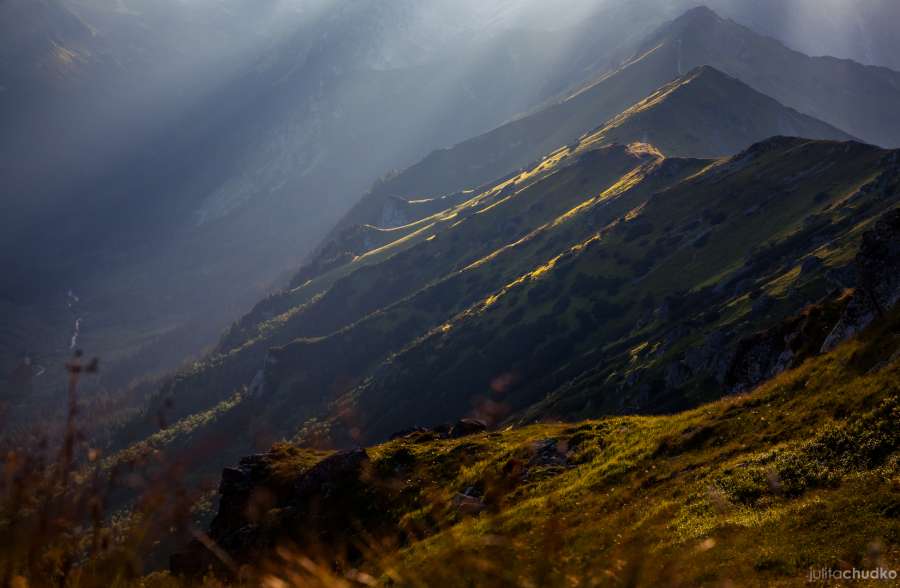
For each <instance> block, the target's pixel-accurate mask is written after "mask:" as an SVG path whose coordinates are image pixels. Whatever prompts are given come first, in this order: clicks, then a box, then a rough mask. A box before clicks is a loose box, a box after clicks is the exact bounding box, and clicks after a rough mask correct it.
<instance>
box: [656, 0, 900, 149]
mask: <svg viewBox="0 0 900 588" xmlns="http://www.w3.org/2000/svg"><path fill="white" fill-rule="evenodd" d="M638 54H641V55H648V54H652V55H653V56H654V59H656V60H658V62H657V63H658V65H659V67H662V68H664V69H665V70H668V71H670V72H675V73H678V74H680V73H681V72H686V71H688V70H690V69H691V68H694V67H697V66H699V65H712V66H713V67H716V68H717V69H720V70H722V71H724V72H725V73H727V74H729V75H732V76H734V77H736V78H738V79H740V80H741V81H743V82H745V83H746V84H749V85H750V86H751V87H753V88H754V89H756V90H758V91H760V92H762V93H763V94H766V95H767V96H771V97H772V98H775V99H776V100H778V101H779V102H781V103H782V104H785V105H786V106H790V107H792V108H795V109H797V110H799V111H800V112H802V113H804V114H808V115H810V116H814V117H816V118H819V119H821V120H824V121H825V122H828V123H830V124H833V125H835V126H837V127H838V128H840V129H843V130H844V131H847V132H848V133H850V134H852V135H854V136H856V137H859V138H860V139H862V140H864V141H867V142H870V143H874V144H877V145H882V146H885V147H896V146H898V145H900V115H898V114H897V112H896V110H895V109H893V108H892V107H891V104H893V103H895V102H896V100H897V97H898V93H900V73H898V72H895V71H892V70H890V69H887V68H881V67H871V66H863V65H860V64H859V63H856V62H853V61H849V60H840V59H835V58H831V57H808V56H806V55H803V54H802V53H799V52H796V51H791V50H789V49H787V48H786V47H785V46H784V45H782V44H780V43H778V42H776V41H774V40H773V39H770V38H767V37H761V36H759V35H757V34H756V33H754V32H753V31H751V30H750V29H748V28H745V27H742V26H740V25H738V24H736V23H735V22H733V21H730V20H725V19H722V18H720V17H719V16H718V15H716V14H715V13H714V12H712V11H711V10H709V9H706V8H697V9H695V10H692V11H690V12H688V13H687V14H685V15H684V16H682V17H680V18H678V19H676V20H675V21H673V22H672V23H670V24H669V25H667V26H665V27H662V28H661V29H660V30H659V31H658V32H657V33H656V34H655V35H652V36H651V37H650V38H649V39H647V41H646V42H645V43H644V44H643V46H642V47H640V48H639V49H638Z"/></svg>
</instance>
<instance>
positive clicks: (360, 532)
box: [170, 449, 386, 577]
mask: <svg viewBox="0 0 900 588" xmlns="http://www.w3.org/2000/svg"><path fill="white" fill-rule="evenodd" d="M279 459H280V460H281V461H283V460H284V457H283V456H282V457H280V458H279ZM276 461H277V460H276V459H274V458H273V457H272V456H271V455H270V454H260V455H255V456H251V457H247V458H244V459H242V460H241V461H240V465H239V466H238V467H236V468H225V470H223V472H222V481H221V484H220V486H219V497H220V499H219V511H218V514H217V515H216V517H215V518H214V519H213V521H212V523H211V525H210V529H209V536H208V538H204V539H206V540H204V541H200V540H195V541H193V542H192V543H191V544H190V545H189V546H188V548H187V550H186V551H185V552H183V553H179V554H176V555H174V556H172V558H171V560H170V568H171V570H172V572H173V573H175V574H177V575H180V576H189V577H199V576H202V575H204V574H205V573H207V572H208V571H210V570H212V571H214V572H217V573H221V574H225V575H227V574H231V573H233V572H235V571H236V569H237V568H239V567H240V565H242V564H243V563H246V562H255V563H259V562H260V561H261V558H262V557H263V556H264V555H265V553H266V552H267V551H268V550H270V549H271V548H272V547H273V546H275V545H280V544H282V543H286V544H290V545H294V546H296V547H297V548H299V549H303V548H314V547H315V546H322V545H327V546H328V547H329V549H332V550H334V553H342V554H345V555H346V557H348V559H352V557H353V556H354V553H356V550H357V549H358V545H359V540H360V538H361V537H363V536H376V535H378V533H379V529H381V528H384V527H385V525H384V524H383V523H384V520H385V517H384V516H383V515H384V513H385V512H386V511H385V509H384V503H385V497H384V496H383V495H382V494H381V492H380V490H379V487H378V485H377V484H371V483H369V469H370V461H369V456H368V454H367V453H366V452H365V450H363V449H355V450H350V451H342V452H338V453H335V454H333V455H331V456H329V457H326V458H325V459H322V460H321V461H319V462H318V463H316V464H315V465H313V466H312V467H310V468H309V469H307V470H306V471H304V472H302V473H300V474H299V475H298V476H297V477H296V478H295V479H293V480H291V479H284V478H281V477H279V476H278V475H277V474H276V473H275V472H273V470H272V464H273V463H275V462H276Z"/></svg>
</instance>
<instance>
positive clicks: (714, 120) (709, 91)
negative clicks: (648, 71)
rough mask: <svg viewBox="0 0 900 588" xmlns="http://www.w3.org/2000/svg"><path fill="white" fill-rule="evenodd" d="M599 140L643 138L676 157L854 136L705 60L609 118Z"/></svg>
mask: <svg viewBox="0 0 900 588" xmlns="http://www.w3.org/2000/svg"><path fill="white" fill-rule="evenodd" d="M596 135H597V136H596V137H595V138H592V140H594V141H595V142H599V143H623V142H624V143H628V142H631V141H635V140H642V141H644V142H646V143H650V144H652V145H653V146H654V147H657V148H658V149H659V150H660V151H662V152H663V154H665V155H668V156H673V157H704V158H714V157H725V156H728V155H733V154H735V153H737V152H739V151H741V150H742V149H745V148H747V147H749V146H750V145H752V144H753V143H756V142H758V141H762V140H763V139H767V138H769V137H773V136H778V135H780V136H786V137H805V138H808V139H833V140H838V141H845V140H848V139H851V138H852V137H850V136H849V135H847V134H846V133H844V132H842V131H840V130H838V129H836V128H834V127H832V126H831V125H829V124H826V123H823V122H821V121H819V120H816V119H814V118H812V117H809V116H806V115H803V114H800V113H799V112H797V111H796V110H793V109H790V108H786V107H784V106H782V105H781V104H779V103H778V102H777V101H776V100H774V99H772V98H769V97H768V96H764V95H763V94H760V93H759V92H756V91H755V90H753V89H751V88H750V87H748V86H747V85H745V84H744V83H742V82H740V81H739V80H737V79H735V78H732V77H730V76H728V75H725V74H723V73H721V72H720V71H718V70H716V69H714V68H712V67H710V66H702V67H699V68H696V69H694V70H692V71H690V72H688V73H687V74H686V75H685V76H682V77H680V78H678V79H677V80H675V81H674V82H672V83H671V84H667V85H666V86H663V87H662V88H660V89H659V90H657V91H656V92H654V93H653V94H651V95H650V96H649V97H647V98H645V99H644V100H642V101H640V102H638V103H637V104H635V105H634V106H632V107H631V108H629V109H628V110H626V111H625V112H623V113H622V114H620V115H618V116H616V117H615V118H613V119H611V120H610V121H609V122H607V123H606V124H605V125H604V126H603V128H601V129H600V130H598V131H596Z"/></svg>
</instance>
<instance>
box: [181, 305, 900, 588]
mask: <svg viewBox="0 0 900 588" xmlns="http://www.w3.org/2000/svg"><path fill="white" fill-rule="evenodd" d="M898 327H900V315H898V313H897V312H896V311H895V312H893V313H892V314H890V315H889V316H886V317H885V319H884V320H883V321H882V322H881V323H880V324H879V325H877V326H876V327H874V328H872V329H870V330H868V331H867V332H865V333H863V335H862V336H861V337H860V338H859V339H857V340H854V341H851V342H849V343H846V344H844V345H843V346H841V347H839V348H838V349H837V350H836V351H834V352H832V353H830V354H828V355H826V356H823V357H820V358H816V359H814V360H811V361H809V362H807V363H805V364H803V365H802V366H801V367H799V368H798V369H796V370H794V371H790V372H787V373H785V374H782V375H780V376H778V377H776V378H775V379H773V380H771V381H769V382H766V383H765V384H764V385H762V386H760V387H759V388H758V389H757V390H755V391H753V392H752V393H749V394H744V395H740V396H736V397H732V398H728V399H726V400H722V401H718V402H715V403H711V404H707V405H704V406H702V407H700V408H698V409H696V410H692V411H688V412H684V413H681V414H677V415H673V416H657V417H618V418H607V419H603V420H599V421H587V422H579V423H570V424H541V425H531V426H527V427H523V428H509V429H504V430H502V431H497V432H491V433H485V432H479V431H478V429H477V428H472V429H470V430H469V431H470V433H469V434H467V435H466V434H462V429H461V428H460V429H459V431H460V432H459V433H458V434H448V433H447V429H446V428H445V429H443V430H441V429H434V430H427V429H420V430H418V431H411V432H409V433H407V434H405V435H403V436H401V437H399V438H397V439H395V440H392V441H390V442H387V443H384V444H382V445H378V446H375V447H370V448H368V449H366V450H356V451H354V452H345V453H337V454H326V455H322V454H321V453H316V452H313V451H309V450H307V449H304V448H302V447H294V446H290V445H287V444H281V445H279V446H277V447H275V448H273V449H272V450H271V451H269V452H267V453H265V454H261V455H256V456H253V457H250V458H246V459H244V460H242V461H241V462H240V465H239V466H238V467H237V468H230V469H229V470H228V471H227V472H225V474H227V476H226V475H225V474H223V483H222V485H221V488H220V492H221V501H220V505H221V506H220V507H219V510H218V516H217V517H216V518H215V520H214V522H213V525H212V526H211V530H210V534H211V537H212V539H213V540H214V541H215V542H216V544H217V545H219V546H222V547H223V548H224V549H225V550H226V552H227V554H228V556H229V560H228V561H229V562H232V561H233V562H235V563H234V564H231V565H232V566H234V567H236V565H241V566H247V568H242V573H243V574H244V579H245V580H246V578H247V577H253V576H254V574H265V575H267V576H268V577H269V578H270V581H272V580H271V579H272V578H285V579H287V578H290V579H291V580H292V581H293V582H295V583H301V582H304V581H305V582H309V583H316V584H319V583H321V584H325V585H330V583H331V582H335V583H336V582H338V581H341V582H343V581H345V580H344V578H345V577H346V576H345V575H344V573H343V571H345V570H346V569H352V570H353V577H364V578H366V579H367V580H368V583H370V584H372V583H378V584H381V583H384V584H389V585H393V584H399V585H409V586H435V585H440V586H487V585H490V586H522V585H539V586H557V585H560V586H561V585H571V584H573V583H582V582H583V583H590V582H592V581H595V580H596V578H597V577H598V575H599V574H603V576H604V577H605V578H607V581H609V582H611V583H614V584H619V583H621V584H623V585H629V586H659V585H679V586H717V585H721V584H723V583H724V584H728V583H733V582H739V583H740V585H742V586H766V587H770V586H797V585H800V584H802V583H804V582H807V581H812V580H811V579H810V571H811V570H814V571H815V572H816V573H820V570H821V569H822V568H831V569H836V570H837V569H849V568H851V567H855V568H861V569H865V570H870V569H872V568H876V567H877V568H882V569H884V570H885V571H888V570H892V569H896V568H897V566H898V565H900V551H898V548H897V541H896V540H897V537H898V533H900V524H898V520H897V504H898V502H897V491H898V486H897V484H898V479H900V477H898V476H900V470H898V457H900V454H898V450H900V437H898V432H900V430H898V428H897V426H896V420H897V418H898V417H900V404H898V402H900V397H898V394H900V388H898V382H900V339H898V337H897V329H898ZM258 496H267V497H270V498H269V501H268V502H265V503H263V502H260V501H259V500H258V499H255V498H254V497H258ZM254 505H255V506H254ZM260 509H261V510H260ZM288 546H291V547H288ZM563 546H564V547H563ZM274 549H278V552H277V555H276V553H275V551H274ZM220 557H221V556H220ZM336 560H337V561H340V562H341V563H342V565H341V566H340V568H339V569H340V570H342V572H341V573H340V575H338V572H336V571H334V570H335V568H334V567H333V566H332V564H333V563H334V562H335V561H336ZM449 562H452V564H451V563H449ZM235 564H236V565H235ZM172 567H173V570H174V571H176V572H177V573H179V574H188V575H199V574H202V573H204V572H205V571H206V570H207V569H208V568H212V569H214V570H219V572H220V573H223V574H224V575H225V576H227V575H228V571H227V569H225V568H224V567H223V566H222V564H221V561H220V560H219V559H217V558H215V557H214V556H213V555H212V554H211V553H210V552H209V551H208V550H207V549H206V548H205V547H203V546H202V545H201V544H200V543H198V542H194V543H193V544H192V545H191V546H189V548H188V550H187V551H186V552H185V553H184V554H180V555H178V556H176V557H174V558H173V559H172ZM877 583H878V582H874V583H873V585H875V584H877Z"/></svg>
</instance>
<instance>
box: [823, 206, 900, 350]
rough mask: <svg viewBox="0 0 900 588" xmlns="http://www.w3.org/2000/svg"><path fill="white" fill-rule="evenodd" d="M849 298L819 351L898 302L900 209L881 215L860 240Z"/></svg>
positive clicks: (849, 334)
mask: <svg viewBox="0 0 900 588" xmlns="http://www.w3.org/2000/svg"><path fill="white" fill-rule="evenodd" d="M855 265H856V275H857V284H856V291H855V292H854V294H853V298H852V300H851V301H850V303H849V304H848V305H847V308H846V310H845V311H844V314H843V315H842V316H841V318H840V320H839V321H838V323H837V325H835V327H834V329H833V330H832V331H831V333H830V334H829V335H828V337H827V338H826V339H825V341H824V343H823V344H822V348H821V351H822V352H823V353H825V352H828V351H831V350H832V349H834V348H835V347H837V346H838V345H839V344H840V343H841V342H843V341H846V340H847V339H850V338H851V337H853V336H855V335H856V334H857V333H859V332H860V331H862V330H863V329H865V328H866V327H867V326H869V325H870V324H872V322H873V321H875V320H876V319H878V318H879V317H881V316H884V314H885V313H887V312H888V311H890V310H891V309H892V308H893V307H894V306H896V305H897V303H898V302H900V209H896V208H895V209H893V210H890V211H889V212H887V213H885V214H884V215H882V217H881V218H880V219H879V220H878V222H876V223H875V226H874V227H873V228H872V230H870V231H866V233H864V234H863V237H862V244H861V245H860V249H859V253H858V254H857V256H856V262H855Z"/></svg>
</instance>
